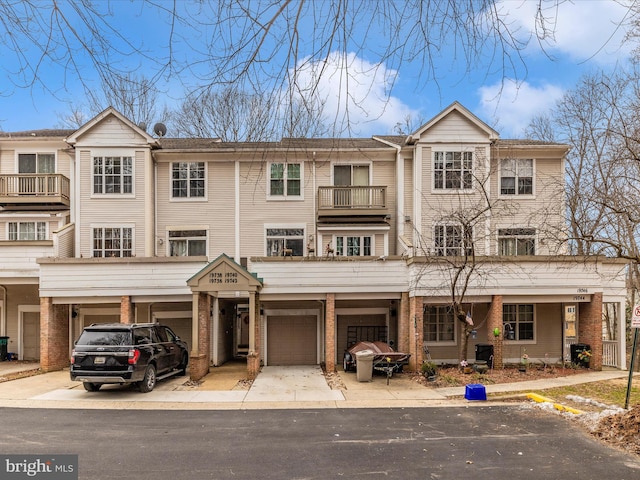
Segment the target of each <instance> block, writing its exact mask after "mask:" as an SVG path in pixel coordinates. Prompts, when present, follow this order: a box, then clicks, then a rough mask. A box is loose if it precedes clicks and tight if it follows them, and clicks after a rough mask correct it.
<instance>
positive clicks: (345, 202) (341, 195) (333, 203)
mask: <svg viewBox="0 0 640 480" xmlns="http://www.w3.org/2000/svg"><path fill="white" fill-rule="evenodd" d="M387 214H388V208H387V187H380V186H362V187H356V186H347V187H318V215H319V216H376V215H387Z"/></svg>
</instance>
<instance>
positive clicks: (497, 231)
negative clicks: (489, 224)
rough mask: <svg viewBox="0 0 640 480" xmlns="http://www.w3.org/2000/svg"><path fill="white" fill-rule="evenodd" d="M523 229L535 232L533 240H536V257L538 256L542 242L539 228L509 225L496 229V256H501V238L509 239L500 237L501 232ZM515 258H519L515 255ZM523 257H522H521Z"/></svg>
mask: <svg viewBox="0 0 640 480" xmlns="http://www.w3.org/2000/svg"><path fill="white" fill-rule="evenodd" d="M521 228H531V229H533V230H535V232H536V233H535V234H534V235H533V239H534V240H535V242H536V244H535V247H536V249H535V252H534V254H535V255H538V251H539V248H540V240H539V235H540V231H539V229H538V228H537V227H532V226H531V225H508V226H497V228H496V255H500V239H501V238H507V237H501V236H500V233H499V232H500V230H518V229H521ZM509 238H525V237H509ZM513 256H515V257H517V256H518V255H513ZM520 256H521V255H520Z"/></svg>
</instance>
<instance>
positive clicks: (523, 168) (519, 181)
mask: <svg viewBox="0 0 640 480" xmlns="http://www.w3.org/2000/svg"><path fill="white" fill-rule="evenodd" d="M500 194H501V195H532V194H533V160H532V159H530V158H529V159H520V158H518V159H515V158H507V159H503V160H500Z"/></svg>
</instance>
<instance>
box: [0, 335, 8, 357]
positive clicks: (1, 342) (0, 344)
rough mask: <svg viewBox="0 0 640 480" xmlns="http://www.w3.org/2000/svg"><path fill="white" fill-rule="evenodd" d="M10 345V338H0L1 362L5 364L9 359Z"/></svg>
mask: <svg viewBox="0 0 640 480" xmlns="http://www.w3.org/2000/svg"><path fill="white" fill-rule="evenodd" d="M8 344H9V337H0V362H4V361H5V360H6V359H7V353H8V349H7V345H8Z"/></svg>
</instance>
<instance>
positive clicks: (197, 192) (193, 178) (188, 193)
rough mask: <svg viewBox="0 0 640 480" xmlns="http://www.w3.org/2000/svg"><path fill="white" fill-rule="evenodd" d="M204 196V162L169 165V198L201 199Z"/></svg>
mask: <svg viewBox="0 0 640 480" xmlns="http://www.w3.org/2000/svg"><path fill="white" fill-rule="evenodd" d="M204 196H205V165H204V162H175V163H172V164H171V197H172V198H203V197H204Z"/></svg>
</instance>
